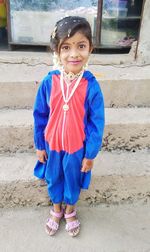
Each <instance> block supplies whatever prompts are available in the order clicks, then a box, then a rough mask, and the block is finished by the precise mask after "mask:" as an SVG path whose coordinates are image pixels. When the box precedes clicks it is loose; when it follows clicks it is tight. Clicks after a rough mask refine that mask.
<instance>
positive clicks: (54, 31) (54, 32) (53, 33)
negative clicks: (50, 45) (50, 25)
mask: <svg viewBox="0 0 150 252" xmlns="http://www.w3.org/2000/svg"><path fill="white" fill-rule="evenodd" d="M56 31H57V26H55V28H54V30H53V32H52V35H51V37H52V38H53V39H54V38H55V36H56Z"/></svg>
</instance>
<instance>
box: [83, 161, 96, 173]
mask: <svg viewBox="0 0 150 252" xmlns="http://www.w3.org/2000/svg"><path fill="white" fill-rule="evenodd" d="M93 164H94V160H93V159H87V158H83V161H82V168H81V172H88V171H90V170H91V169H92V168H93Z"/></svg>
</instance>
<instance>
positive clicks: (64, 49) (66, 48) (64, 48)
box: [61, 45, 69, 51]
mask: <svg viewBox="0 0 150 252" xmlns="http://www.w3.org/2000/svg"><path fill="white" fill-rule="evenodd" d="M61 50H63V51H68V50H69V46H68V45H63V46H62V47H61Z"/></svg>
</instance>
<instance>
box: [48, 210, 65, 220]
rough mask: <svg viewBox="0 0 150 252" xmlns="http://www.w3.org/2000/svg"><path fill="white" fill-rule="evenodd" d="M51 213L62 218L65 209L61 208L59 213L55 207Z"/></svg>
mask: <svg viewBox="0 0 150 252" xmlns="http://www.w3.org/2000/svg"><path fill="white" fill-rule="evenodd" d="M50 214H51V215H52V216H54V217H56V218H62V217H63V214H64V210H63V208H62V209H61V211H60V212H59V213H56V212H54V210H53V209H51V210H50Z"/></svg>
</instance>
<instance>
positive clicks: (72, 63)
mask: <svg viewBox="0 0 150 252" xmlns="http://www.w3.org/2000/svg"><path fill="white" fill-rule="evenodd" d="M80 63H81V60H73V61H69V64H71V65H78V64H80Z"/></svg>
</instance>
